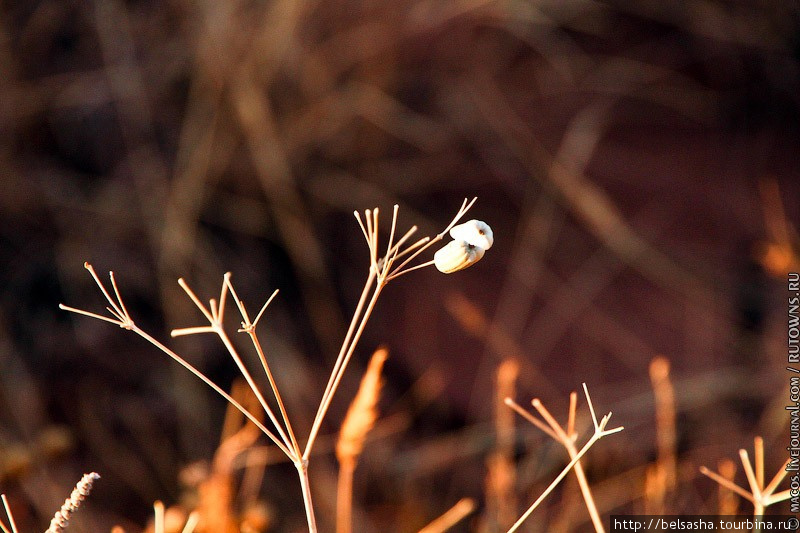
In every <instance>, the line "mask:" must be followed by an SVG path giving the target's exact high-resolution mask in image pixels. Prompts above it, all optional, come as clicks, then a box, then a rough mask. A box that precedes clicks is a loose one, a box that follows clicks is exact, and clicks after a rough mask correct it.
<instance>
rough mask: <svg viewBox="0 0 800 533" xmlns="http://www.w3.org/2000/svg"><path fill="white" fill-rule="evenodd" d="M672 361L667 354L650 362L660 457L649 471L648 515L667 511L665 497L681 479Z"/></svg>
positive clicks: (647, 491)
mask: <svg viewBox="0 0 800 533" xmlns="http://www.w3.org/2000/svg"><path fill="white" fill-rule="evenodd" d="M669 373H670V364H669V360H667V359H666V358H665V357H656V358H654V359H653V360H652V361H651V362H650V382H651V384H652V387H653V395H654V397H655V411H656V444H657V449H658V456H657V459H656V463H655V465H653V468H652V469H650V470H648V472H649V474H650V475H649V476H648V478H647V480H648V483H647V486H648V490H646V491H645V493H646V502H645V503H646V506H647V511H648V514H664V511H665V508H664V505H665V499H666V498H667V495H668V494H670V493H671V491H672V490H673V489H674V487H675V484H676V481H677V471H676V469H677V460H676V458H675V448H676V440H677V439H676V431H675V416H676V415H675V390H674V388H673V386H672V382H671V381H670V375H669Z"/></svg>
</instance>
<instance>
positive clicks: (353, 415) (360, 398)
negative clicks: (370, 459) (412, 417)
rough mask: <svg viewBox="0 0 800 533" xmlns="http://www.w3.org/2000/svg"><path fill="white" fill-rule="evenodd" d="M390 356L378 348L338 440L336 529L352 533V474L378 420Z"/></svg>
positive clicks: (339, 531) (344, 532) (338, 531)
mask: <svg viewBox="0 0 800 533" xmlns="http://www.w3.org/2000/svg"><path fill="white" fill-rule="evenodd" d="M388 355H389V352H388V350H386V348H378V349H377V350H376V351H375V353H374V354H372V358H371V359H370V361H369V366H368V367H367V371H366V372H365V373H364V377H363V378H361V385H360V386H359V387H358V392H357V393H356V397H355V398H354V399H353V402H352V403H351V404H350V408H349V409H348V410H347V415H346V416H345V418H344V422H343V423H342V429H341V431H340V432H339V440H338V441H337V442H336V459H337V460H338V461H339V482H338V485H337V491H336V494H337V496H336V531H337V533H350V531H351V530H352V523H353V522H352V514H353V474H354V472H355V469H356V465H357V464H358V458H359V457H360V456H361V451H362V450H363V449H364V441H365V440H366V438H367V433H369V431H370V430H371V429H372V427H373V426H374V425H375V421H376V420H377V419H378V410H377V404H378V398H379V396H380V392H381V386H382V385H383V383H382V379H381V371H382V370H383V363H384V362H385V361H386V357H387V356H388Z"/></svg>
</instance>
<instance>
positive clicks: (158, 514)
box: [153, 501, 164, 533]
mask: <svg viewBox="0 0 800 533" xmlns="http://www.w3.org/2000/svg"><path fill="white" fill-rule="evenodd" d="M153 530H154V533H164V503H163V502H161V501H156V502H155V503H153Z"/></svg>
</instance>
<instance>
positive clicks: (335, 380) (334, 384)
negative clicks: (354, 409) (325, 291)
mask: <svg viewBox="0 0 800 533" xmlns="http://www.w3.org/2000/svg"><path fill="white" fill-rule="evenodd" d="M372 277H373V276H372V275H370V280H368V283H367V286H366V287H365V289H368V288H370V287H371V285H372ZM381 288H382V287H381V285H380V284H378V285H376V286H375V288H374V290H373V292H372V297H371V298H370V300H369V303H368V304H367V307H366V309H365V310H364V312H363V314H362V316H361V317H358V316H357V315H353V322H352V324H355V323H356V322H358V327H357V328H356V329H355V332H354V333H353V336H352V338H351V339H350V343H349V346H348V347H347V349H346V350H344V351H343V352H341V353H340V357H339V358H337V361H336V365H334V371H333V372H331V379H330V381H329V385H330V386H329V387H328V389H327V390H328V394H327V395H325V396H323V398H322V401H321V402H320V404H319V409H317V415H316V416H315V417H314V423H313V424H312V426H311V432H310V433H309V436H308V442H307V443H306V447H305V451H304V452H303V459H305V460H308V457H309V456H310V455H311V450H312V448H313V446H314V441H315V440H316V438H317V435H318V434H319V430H320V427H321V426H322V421H323V420H324V419H325V415H326V414H327V413H328V408H329V407H330V405H331V401H332V400H333V396H334V394H335V393H336V389H337V388H338V387H339V382H340V381H341V380H342V376H343V375H344V371H345V369H346V368H347V364H348V363H349V362H350V358H351V357H352V356H353V352H355V349H356V345H357V344H358V341H359V339H360V338H361V334H362V333H363V331H364V328H365V327H366V326H367V321H368V320H369V317H370V315H371V314H372V310H373V309H374V308H375V304H376V303H377V302H378V297H379V296H380V294H381ZM359 318H360V320H357V319H359Z"/></svg>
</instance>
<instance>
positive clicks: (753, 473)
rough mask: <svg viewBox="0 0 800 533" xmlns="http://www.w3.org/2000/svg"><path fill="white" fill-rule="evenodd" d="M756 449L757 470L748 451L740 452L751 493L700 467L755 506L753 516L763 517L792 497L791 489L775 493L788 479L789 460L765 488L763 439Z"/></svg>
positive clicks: (756, 445)
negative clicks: (785, 478) (772, 506)
mask: <svg viewBox="0 0 800 533" xmlns="http://www.w3.org/2000/svg"><path fill="white" fill-rule="evenodd" d="M754 447H755V470H753V464H752V463H751V462H750V456H749V455H748V453H747V450H745V449H741V450H739V457H740V459H741V460H742V466H743V467H744V473H745V475H746V476H747V482H748V484H749V485H750V492H747V491H746V490H745V489H743V488H741V487H740V486H739V485H736V484H734V483H733V482H732V481H730V480H729V479H728V478H726V477H723V476H721V475H719V474H717V473H715V472H712V471H711V470H709V469H708V468H706V467H705V466H701V467H700V473H702V474H703V475H706V476H708V477H710V478H711V479H713V480H714V481H716V482H717V483H719V484H720V485H722V486H723V487H725V488H727V489H730V490H732V491H733V492H735V493H736V494H738V495H739V496H741V497H742V498H744V499H745V500H747V501H749V502H750V503H752V504H753V516H762V515H763V514H764V510H765V509H766V508H767V507H769V506H770V505H773V504H775V503H778V502H782V501H784V500H788V499H789V497H790V496H791V494H790V491H789V489H786V490H783V491H781V492H778V493H777V494H775V491H776V490H777V489H778V485H780V483H781V481H783V478H784V477H786V474H787V473H788V472H787V470H786V467H787V466H788V465H789V459H787V460H786V462H785V463H783V466H781V467H780V469H779V470H778V472H777V473H776V474H775V477H773V478H772V480H771V481H770V482H769V484H768V485H767V486H766V487H765V486H764V441H763V440H762V439H761V437H756V438H755V439H754Z"/></svg>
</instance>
